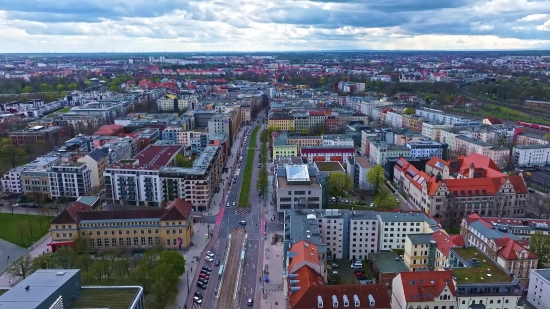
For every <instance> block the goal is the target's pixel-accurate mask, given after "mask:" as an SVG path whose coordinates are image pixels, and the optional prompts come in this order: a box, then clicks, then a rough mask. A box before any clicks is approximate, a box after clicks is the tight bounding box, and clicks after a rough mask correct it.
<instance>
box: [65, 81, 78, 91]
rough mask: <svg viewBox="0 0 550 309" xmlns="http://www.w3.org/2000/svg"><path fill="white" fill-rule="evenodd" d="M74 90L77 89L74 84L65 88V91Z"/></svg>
mask: <svg viewBox="0 0 550 309" xmlns="http://www.w3.org/2000/svg"><path fill="white" fill-rule="evenodd" d="M76 89H78V86H77V84H75V83H72V84H69V85H68V86H67V90H70V91H75V90H76Z"/></svg>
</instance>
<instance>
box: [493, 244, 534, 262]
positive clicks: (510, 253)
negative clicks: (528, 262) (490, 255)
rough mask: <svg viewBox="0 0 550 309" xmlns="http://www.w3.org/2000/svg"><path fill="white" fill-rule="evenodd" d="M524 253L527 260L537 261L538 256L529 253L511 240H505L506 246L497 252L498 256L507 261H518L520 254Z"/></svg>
mask: <svg viewBox="0 0 550 309" xmlns="http://www.w3.org/2000/svg"><path fill="white" fill-rule="evenodd" d="M522 252H525V253H526V257H525V258H528V259H538V256H537V255H536V254H534V253H533V252H531V251H529V250H528V249H526V248H524V247H523V246H522V245H520V244H519V243H518V241H517V240H516V241H515V240H513V239H507V242H506V244H505V245H504V247H503V248H501V249H500V250H498V252H497V253H498V255H500V256H502V257H503V258H505V259H507V260H520V259H522V258H521V253H522Z"/></svg>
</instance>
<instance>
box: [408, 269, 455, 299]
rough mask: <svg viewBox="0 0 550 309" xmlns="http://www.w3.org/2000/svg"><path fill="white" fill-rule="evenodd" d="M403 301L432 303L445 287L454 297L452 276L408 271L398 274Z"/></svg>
mask: <svg viewBox="0 0 550 309" xmlns="http://www.w3.org/2000/svg"><path fill="white" fill-rule="evenodd" d="M399 276H401V284H402V286H403V293H404V296H405V300H406V301H407V302H409V303H411V302H425V301H433V300H434V299H435V298H436V297H437V296H439V295H440V294H441V292H442V291H443V289H444V288H445V287H449V291H450V292H451V294H452V295H454V296H456V291H455V285H454V282H453V275H452V274H451V271H450V270H446V271H420V272H414V271H408V272H402V273H400V274H399Z"/></svg>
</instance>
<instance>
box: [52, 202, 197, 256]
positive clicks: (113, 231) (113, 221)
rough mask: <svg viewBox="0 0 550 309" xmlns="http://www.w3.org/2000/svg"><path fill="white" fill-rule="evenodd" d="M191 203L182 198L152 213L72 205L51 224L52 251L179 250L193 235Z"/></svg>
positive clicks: (75, 203)
mask: <svg viewBox="0 0 550 309" xmlns="http://www.w3.org/2000/svg"><path fill="white" fill-rule="evenodd" d="M192 218H193V210H192V207H191V204H190V203H189V202H186V201H184V200H182V199H176V200H174V201H171V202H169V203H168V205H167V207H166V208H162V209H155V210H128V211H92V207H91V206H88V205H86V204H83V203H81V202H73V203H72V204H71V205H69V207H67V208H66V209H65V210H63V211H62V212H61V213H60V214H59V215H58V216H57V217H56V218H55V219H54V220H53V221H52V222H51V224H50V235H51V238H52V241H51V242H50V243H49V244H48V246H49V247H50V248H51V251H52V252H56V251H57V250H60V249H63V248H66V247H72V248H75V249H77V250H82V251H85V252H98V251H104V250H117V251H118V250H121V251H135V250H145V249H148V248H164V249H172V250H176V249H177V250H181V249H183V248H188V247H189V246H190V244H191V236H193V233H194V226H193V219H192Z"/></svg>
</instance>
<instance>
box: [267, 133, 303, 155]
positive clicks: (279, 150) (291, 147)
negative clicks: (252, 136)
mask: <svg viewBox="0 0 550 309" xmlns="http://www.w3.org/2000/svg"><path fill="white" fill-rule="evenodd" d="M297 155H298V146H297V145H296V144H290V143H289V142H288V136H287V135H286V134H278V135H276V136H275V137H274V138H273V150H272V158H273V159H276V158H280V157H295V156H297Z"/></svg>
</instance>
